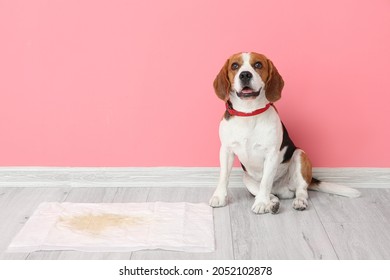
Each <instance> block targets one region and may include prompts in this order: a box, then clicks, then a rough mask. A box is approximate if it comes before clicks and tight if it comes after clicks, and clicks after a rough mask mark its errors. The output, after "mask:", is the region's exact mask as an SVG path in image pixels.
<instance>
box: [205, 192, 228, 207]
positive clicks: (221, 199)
mask: <svg viewBox="0 0 390 280" xmlns="http://www.w3.org/2000/svg"><path fill="white" fill-rule="evenodd" d="M209 204H210V206H211V207H223V206H225V205H226V204H227V197H226V195H215V194H214V195H213V196H212V197H211V199H210V201H209Z"/></svg>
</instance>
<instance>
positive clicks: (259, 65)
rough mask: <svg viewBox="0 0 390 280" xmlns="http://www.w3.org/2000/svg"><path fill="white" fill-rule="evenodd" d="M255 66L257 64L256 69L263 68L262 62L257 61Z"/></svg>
mask: <svg viewBox="0 0 390 280" xmlns="http://www.w3.org/2000/svg"><path fill="white" fill-rule="evenodd" d="M254 66H255V68H256V69H261V68H263V64H261V62H256V63H255V65H254Z"/></svg>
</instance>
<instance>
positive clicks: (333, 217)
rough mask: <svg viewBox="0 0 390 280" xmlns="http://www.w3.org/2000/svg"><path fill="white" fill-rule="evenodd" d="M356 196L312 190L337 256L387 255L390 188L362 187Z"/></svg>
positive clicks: (316, 206) (387, 257)
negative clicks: (346, 196) (342, 195)
mask: <svg viewBox="0 0 390 280" xmlns="http://www.w3.org/2000/svg"><path fill="white" fill-rule="evenodd" d="M360 191H361V193H362V196H361V197H359V198H345V197H340V196H336V195H329V194H324V193H316V192H313V193H311V199H312V201H313V202H314V205H315V208H316V211H317V212H318V215H319V217H320V220H321V222H322V224H323V226H324V228H325V230H326V231H327V233H328V236H329V239H330V240H331V242H332V244H333V247H334V248H335V251H336V253H337V255H338V256H339V258H340V259H389V258H390V204H389V201H390V190H389V189H361V190H360Z"/></svg>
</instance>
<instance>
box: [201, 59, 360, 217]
mask: <svg viewBox="0 0 390 280" xmlns="http://www.w3.org/2000/svg"><path fill="white" fill-rule="evenodd" d="M283 85H284V82H283V79H282V77H281V76H280V74H279V73H278V70H277V69H276V67H275V66H274V64H273V63H272V62H271V60H269V59H268V58H266V57H265V56H264V55H262V54H257V53H238V54H235V55H232V56H231V57H230V58H229V59H228V60H227V61H226V63H225V64H224V66H223V67H222V69H221V71H220V72H219V74H218V75H217V77H216V79H215V81H214V89H215V93H216V94H217V96H218V97H219V98H220V99H222V100H223V101H225V102H229V104H230V105H231V107H233V109H235V110H237V111H240V112H245V113H250V112H253V111H255V110H257V109H259V108H264V107H265V106H266V105H267V104H268V103H274V102H276V101H277V100H279V99H280V97H281V92H282V89H283ZM219 136H220V140H221V148H220V168H221V169H220V177H219V182H218V186H217V188H216V190H215V192H214V194H213V196H212V197H211V199H210V202H209V204H210V206H212V207H221V206H225V205H226V203H227V186H228V182H229V175H230V171H231V169H232V166H233V160H234V156H235V155H236V156H237V157H238V159H239V160H240V162H241V165H242V168H243V169H244V178H243V181H244V184H245V186H246V187H247V189H248V190H249V192H250V193H252V194H253V195H254V196H255V202H254V204H253V206H252V211H253V212H254V213H256V214H262V213H268V212H270V213H277V212H278V211H279V198H294V200H293V204H292V206H293V208H294V209H296V210H305V209H306V207H307V205H308V201H307V199H308V192H307V190H308V189H311V190H317V191H323V192H327V193H332V194H338V195H343V196H347V197H358V196H359V195H360V193H359V192H358V191H357V190H355V189H352V188H349V187H346V186H340V185H336V184H331V183H325V182H321V181H319V180H317V179H315V178H312V165H311V162H310V160H309V157H308V156H307V155H306V153H305V152H304V151H303V150H301V149H299V148H297V147H296V146H295V145H294V143H293V142H292V141H291V139H290V137H289V135H288V133H287V130H286V128H285V127H284V125H283V123H282V122H281V120H280V118H279V115H278V113H277V111H276V109H275V107H274V105H272V106H271V107H269V109H268V110H266V111H265V112H263V113H261V114H259V115H255V116H249V117H248V116H243V117H242V116H235V115H233V116H232V115H230V114H229V112H228V111H226V112H225V115H224V118H223V119H222V121H221V123H220V127H219Z"/></svg>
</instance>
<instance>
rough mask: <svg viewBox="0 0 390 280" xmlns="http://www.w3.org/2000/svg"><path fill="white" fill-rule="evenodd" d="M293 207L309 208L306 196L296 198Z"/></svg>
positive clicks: (299, 208) (298, 208) (296, 208)
mask: <svg viewBox="0 0 390 280" xmlns="http://www.w3.org/2000/svg"><path fill="white" fill-rule="evenodd" d="M293 208H294V209H295V210H299V211H303V210H305V209H306V208H307V199H306V198H296V199H294V201H293Z"/></svg>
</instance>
